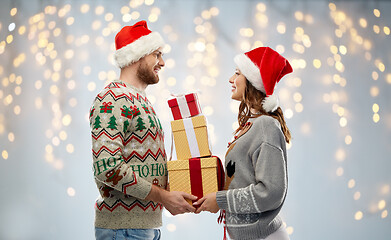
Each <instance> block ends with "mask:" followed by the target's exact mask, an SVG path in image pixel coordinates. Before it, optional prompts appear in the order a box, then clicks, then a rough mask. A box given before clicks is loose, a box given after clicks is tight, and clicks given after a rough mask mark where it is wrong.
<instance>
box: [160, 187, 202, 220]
mask: <svg viewBox="0 0 391 240" xmlns="http://www.w3.org/2000/svg"><path fill="white" fill-rule="evenodd" d="M166 193H167V195H166V197H165V198H164V199H162V204H163V206H164V207H165V208H166V209H167V210H168V211H169V212H170V213H171V214H172V215H177V214H182V213H186V212H195V210H196V209H195V207H193V206H191V205H190V204H189V203H188V202H187V201H186V200H185V198H187V199H190V200H192V201H195V200H197V197H196V196H193V195H191V194H188V193H185V192H175V191H173V192H166Z"/></svg>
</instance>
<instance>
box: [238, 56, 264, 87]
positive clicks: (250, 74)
mask: <svg viewBox="0 0 391 240" xmlns="http://www.w3.org/2000/svg"><path fill="white" fill-rule="evenodd" d="M234 62H235V63H236V65H237V67H238V68H239V70H240V72H242V74H243V75H244V76H245V77H246V78H247V80H248V81H250V83H251V84H252V85H253V86H254V87H255V88H256V89H258V90H259V91H261V92H263V93H265V87H264V86H263V82H262V78H261V72H260V71H259V68H258V67H257V66H256V65H255V64H254V63H253V62H252V61H251V60H250V58H248V57H247V56H246V55H245V54H244V53H242V54H239V55H236V57H235V58H234Z"/></svg>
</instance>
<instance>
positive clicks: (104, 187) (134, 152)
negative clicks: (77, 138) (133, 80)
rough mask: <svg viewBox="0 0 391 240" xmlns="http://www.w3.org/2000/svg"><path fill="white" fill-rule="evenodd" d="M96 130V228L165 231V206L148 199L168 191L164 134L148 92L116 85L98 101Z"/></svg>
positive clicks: (94, 120)
mask: <svg viewBox="0 0 391 240" xmlns="http://www.w3.org/2000/svg"><path fill="white" fill-rule="evenodd" d="M90 126H91V134H92V153H93V170H94V177H95V182H96V186H97V187H98V189H99V193H100V196H99V197H98V199H97V200H96V204H95V227H99V228H109V229H128V228H136V229H150V228H158V227H160V226H161V225H162V209H163V206H162V205H161V204H159V203H155V202H152V201H146V200H143V199H145V197H147V195H148V194H149V192H150V191H151V188H152V184H155V185H157V186H159V187H161V188H164V189H165V188H166V186H167V165H166V153H165V150H164V133H163V130H162V126H161V124H160V121H159V119H158V117H157V116H156V113H155V111H154V109H153V108H152V106H151V104H150V102H149V101H148V99H147V98H146V95H145V92H144V91H141V90H138V89H137V88H135V87H133V86H131V85H129V84H125V83H123V82H121V81H119V80H116V81H113V82H112V83H110V84H109V85H108V86H107V87H106V88H104V89H103V90H102V91H101V92H100V93H99V94H98V95H97V96H96V98H95V100H94V103H93V105H92V107H91V109H90Z"/></svg>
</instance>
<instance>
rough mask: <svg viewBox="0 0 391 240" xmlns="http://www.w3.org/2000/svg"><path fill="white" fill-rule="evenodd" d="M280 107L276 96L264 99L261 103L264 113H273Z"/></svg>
mask: <svg viewBox="0 0 391 240" xmlns="http://www.w3.org/2000/svg"><path fill="white" fill-rule="evenodd" d="M279 106H280V103H279V100H278V97H277V95H276V94H273V95H270V96H267V97H265V99H263V101H262V108H263V109H264V110H265V111H266V112H274V111H276V110H277V108H278V107H279Z"/></svg>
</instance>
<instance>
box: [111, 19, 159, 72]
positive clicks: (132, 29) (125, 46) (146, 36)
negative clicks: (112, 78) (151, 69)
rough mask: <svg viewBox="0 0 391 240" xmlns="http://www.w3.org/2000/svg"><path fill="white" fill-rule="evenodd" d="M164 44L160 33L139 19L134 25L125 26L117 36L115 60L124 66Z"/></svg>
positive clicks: (117, 63) (120, 66)
mask: <svg viewBox="0 0 391 240" xmlns="http://www.w3.org/2000/svg"><path fill="white" fill-rule="evenodd" d="M163 46H164V41H163V38H162V37H161V36H160V34H159V33H158V32H152V31H151V30H149V29H148V27H147V22H146V21H139V22H137V23H135V24H134V25H133V26H125V27H123V28H122V29H121V31H119V32H118V33H117V35H116V36H115V48H116V51H115V54H114V61H115V63H116V65H117V66H118V67H119V68H123V67H125V66H128V65H130V64H132V63H134V62H137V61H138V60H140V59H141V58H142V57H144V56H146V55H148V54H150V53H152V52H153V51H155V50H156V49H158V48H160V47H163Z"/></svg>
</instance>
